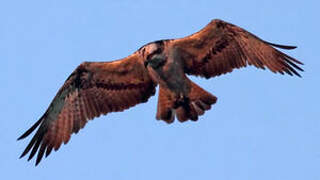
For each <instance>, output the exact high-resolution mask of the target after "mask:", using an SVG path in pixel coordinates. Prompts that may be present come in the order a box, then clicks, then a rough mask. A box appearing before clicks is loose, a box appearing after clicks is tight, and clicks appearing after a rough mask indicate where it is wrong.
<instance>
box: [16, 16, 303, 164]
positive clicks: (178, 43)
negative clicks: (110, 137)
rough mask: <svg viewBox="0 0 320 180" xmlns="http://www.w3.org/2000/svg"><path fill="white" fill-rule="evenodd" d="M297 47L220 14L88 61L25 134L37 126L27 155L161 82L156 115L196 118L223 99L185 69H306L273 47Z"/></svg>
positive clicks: (47, 149) (203, 72) (55, 144)
mask: <svg viewBox="0 0 320 180" xmlns="http://www.w3.org/2000/svg"><path fill="white" fill-rule="evenodd" d="M273 47H277V48H282V49H294V48H295V47H293V46H284V45H278V44H273V43H269V42H266V41H264V40H261V39H260V38H258V37H257V36H255V35H253V34H251V33H249V32H248V31H246V30H244V29H242V28H240V27H238V26H235V25H232V24H230V23H227V22H224V21H222V20H213V21H211V22H210V23H209V24H208V25H207V26H206V27H205V28H203V29H202V30H200V31H199V32H197V33H195V34H193V35H191V36H187V37H185V38H181V39H171V40H161V41H155V42H152V43H149V44H147V45H145V46H143V47H141V48H140V49H139V50H138V51H136V52H135V53H133V54H132V55H130V56H128V57H126V58H123V59H120V60H117V61H112V62H84V63H82V64H80V65H79V66H78V67H77V68H76V69H75V70H74V71H73V72H72V73H71V75H70V76H69V77H68V78H67V80H66V81H65V83H64V85H63V86H62V87H61V88H60V90H59V91H58V93H57V95H56V96H55V98H54V99H53V101H52V102H51V104H50V105H49V108H48V109H47V111H46V112H45V113H44V115H43V116H42V117H41V118H40V119H39V120H38V121H37V122H36V123H35V124H34V125H33V126H32V127H31V128H30V129H29V130H28V131H26V132H25V133H24V134H23V135H22V136H21V137H19V138H18V140H20V139H23V138H25V137H27V136H28V135H29V134H31V133H32V132H33V131H34V130H35V129H36V128H38V129H37V131H36V133H35V135H34V136H33V138H32V139H31V141H30V143H29V144H28V146H27V147H26V149H25V150H24V152H23V153H22V155H21V157H23V156H25V155H26V154H27V153H28V152H30V151H31V153H30V155H29V158H28V160H30V159H31V158H32V157H33V156H34V155H35V154H36V153H37V159H36V164H38V163H39V162H40V161H41V159H42V157H43V155H45V156H48V155H49V154H50V153H51V151H52V150H53V149H54V150H58V149H59V147H60V146H61V144H62V143H65V144H66V143H67V142H68V141H69V139H70V136H71V135H72V133H77V132H78V131H79V130H80V129H81V128H83V127H84V126H85V124H86V123H87V121H88V120H90V119H93V118H95V117H98V116H100V115H101V114H107V113H109V112H118V111H123V110H125V109H128V108H130V107H132V106H135V105H136V104H139V103H143V102H146V101H147V100H148V98H149V97H150V96H152V95H154V94H155V88H156V86H157V85H158V84H159V86H160V88H159V98H158V107H157V114H156V118H157V119H158V120H164V121H165V122H167V123H172V122H173V121H174V119H175V117H177V119H178V120H179V121H180V122H184V121H187V120H193V121H196V120H197V119H198V116H200V115H202V114H204V113H205V111H206V110H209V109H210V108H211V105H212V104H214V103H216V101H217V98H216V97H215V96H214V95H212V94H210V93H209V92H207V91H205V90H204V89H202V88H201V87H199V86H198V85H196V84H195V83H194V82H192V81H191V80H190V79H189V78H188V77H187V76H186V74H190V75H196V76H202V77H205V78H210V77H214V76H219V75H221V74H225V73H228V72H231V71H232V70H233V69H234V68H241V67H245V66H247V65H254V66H256V67H257V68H261V69H265V68H266V67H267V68H268V69H270V70H271V71H272V72H274V73H281V74H284V73H286V74H289V75H297V76H300V75H299V73H298V72H297V70H300V71H303V70H302V69H301V68H300V67H299V66H298V65H297V64H302V63H301V62H299V61H298V60H296V59H294V58H292V57H290V56H288V55H286V54H284V53H282V52H280V51H279V50H277V49H275V48H273Z"/></svg>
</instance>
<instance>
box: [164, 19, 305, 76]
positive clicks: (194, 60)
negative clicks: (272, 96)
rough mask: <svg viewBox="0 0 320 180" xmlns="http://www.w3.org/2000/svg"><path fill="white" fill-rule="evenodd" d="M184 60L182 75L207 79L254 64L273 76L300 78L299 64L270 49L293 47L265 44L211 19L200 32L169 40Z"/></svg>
mask: <svg viewBox="0 0 320 180" xmlns="http://www.w3.org/2000/svg"><path fill="white" fill-rule="evenodd" d="M169 45H170V46H172V47H175V48H176V49H178V50H179V51H180V52H181V53H180V55H181V57H182V58H183V59H184V64H185V72H186V73H188V74H191V75H199V76H203V77H206V78H210V77H214V76H219V75H221V74H225V73H228V72H231V71H232V70H233V69H234V68H241V67H245V66H247V64H249V65H254V66H256V67H257V68H262V69H265V67H267V68H268V69H270V70H271V71H272V72H274V73H281V74H284V73H287V74H289V75H293V74H295V75H297V76H300V75H299V73H298V72H297V70H300V71H303V70H302V69H301V68H300V67H299V66H298V65H297V64H302V63H301V62H300V61H298V60H296V59H294V58H292V57H290V56H288V55H286V54H284V53H282V52H280V51H279V50H277V49H275V48H273V47H272V46H274V47H277V48H282V49H294V48H295V47H294V46H285V45H278V44H273V43H269V42H266V41H264V40H262V39H260V38H258V37H257V36H255V35H253V34H251V33H250V32H248V31H246V30H244V29H242V28H240V27H238V26H235V25H233V24H230V23H227V22H224V21H222V20H213V21H211V22H210V23H209V24H208V25H207V26H206V27H204V28H203V29H202V30H200V31H199V32H197V33H195V34H193V35H191V36H187V37H185V38H180V39H175V40H171V41H169Z"/></svg>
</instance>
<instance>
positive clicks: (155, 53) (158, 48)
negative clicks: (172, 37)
mask: <svg viewBox="0 0 320 180" xmlns="http://www.w3.org/2000/svg"><path fill="white" fill-rule="evenodd" d="M163 49H164V44H163V42H162V41H156V42H153V43H150V44H147V45H145V46H143V47H142V48H141V51H140V52H141V54H142V56H143V60H144V65H145V67H147V66H151V67H152V68H153V69H157V68H158V67H159V66H161V65H163V64H164V62H165V61H166V56H165V55H164V53H163Z"/></svg>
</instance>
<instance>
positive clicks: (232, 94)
mask: <svg viewBox="0 0 320 180" xmlns="http://www.w3.org/2000/svg"><path fill="white" fill-rule="evenodd" d="M319 5H320V4H319V2H317V1H315V0H314V1H312V0H311V1H308V3H307V2H305V1H288V0H284V1H271V0H260V1H247V0H243V1H232V2H231V1H229V2H228V1H212V0H210V1H209V0H199V1H174V2H172V1H170V0H162V1H146V0H136V1H121V0H119V1H114V2H108V1H102V0H97V1H81V2H80V1H75V0H73V1H71V0H70V1H35V0H29V1H4V2H1V6H0V27H1V28H0V40H1V41H0V42H1V43H0V52H1V53H0V59H1V60H0V67H1V72H0V73H1V74H0V82H1V87H2V88H1V95H0V96H1V99H2V100H1V101H0V108H1V111H2V118H1V120H0V138H1V142H0V147H1V148H0V157H1V161H0V169H1V179H22V178H23V179H34V180H36V179H41V180H44V179H59V180H64V179H71V178H72V179H89V178H95V179H114V180H118V179H119V180H122V179H124V180H125V179H153V180H157V179H161V180H163V179H185V180H189V179H190V180H193V179H219V180H220V179H223V180H224V179H225V180H257V179H259V180H270V179H273V180H280V179H281V180H283V179H290V180H296V179H297V180H298V179H308V180H319V179H320V171H319V166H320V140H319V139H320V121H319V120H320V118H319V116H320V112H319V101H320V96H319V92H320V86H319V68H318V67H319V66H320V63H319V62H320V61H319V55H318V52H319V47H318V46H319V43H318V42H319V28H320V24H319V22H318V17H319V12H318V7H319ZM214 18H219V19H223V20H226V21H229V22H232V23H233V24H236V25H239V26H241V27H243V28H245V29H247V30H249V31H250V32H252V33H254V34H256V35H258V36H259V37H261V38H263V39H265V40H267V41H271V42H274V43H279V44H288V45H297V46H298V48H297V49H295V50H292V51H285V52H286V53H288V54H289V55H291V56H293V57H295V58H297V59H299V60H301V61H303V62H304V63H305V65H304V66H303V68H304V69H305V72H304V73H302V76H303V78H298V77H290V76H282V75H279V74H272V73H271V72H270V71H262V70H257V69H255V68H253V67H249V68H246V69H241V70H236V71H234V72H233V73H231V74H228V75H224V76H220V77H218V78H214V79H210V80H204V79H200V78H192V79H193V80H194V81H195V82H197V83H198V84H199V85H201V86H202V87H204V88H205V89H206V90H208V91H209V92H211V93H212V94H214V95H216V96H217V97H218V103H217V104H216V105H215V106H213V108H212V110H210V111H208V112H207V113H206V114H205V115H204V116H202V117H201V118H200V120H199V121H198V122H187V123H183V124H181V123H178V122H176V123H173V124H171V125H168V124H166V123H164V122H159V121H156V120H155V113H156V103H157V96H154V97H152V98H151V99H150V100H149V102H148V103H145V104H141V105H138V106H136V107H134V108H132V109H130V110H127V111H125V112H122V113H111V114H108V115H107V116H103V117H100V118H96V119H94V120H93V121H91V122H89V123H88V124H87V126H86V127H85V128H84V129H83V130H81V131H80V132H79V133H78V134H77V135H73V136H72V138H71V140H70V142H69V143H68V144H67V145H64V146H62V147H61V148H60V149H59V151H58V152H53V153H52V154H51V155H50V156H49V157H48V158H46V159H43V160H42V162H41V163H40V165H39V166H38V167H35V166H34V163H35V162H34V160H32V161H31V162H27V161H26V158H23V159H18V157H19V156H20V153H21V152H22V151H23V149H24V148H25V146H26V145H27V143H28V142H29V140H30V138H29V139H26V140H23V141H19V142H17V141H16V139H17V137H18V136H19V135H21V134H22V133H23V132H24V131H25V130H26V129H27V128H29V127H30V126H31V125H32V124H33V123H34V122H35V121H36V120H37V119H38V118H39V117H40V116H41V115H42V114H43V113H44V111H45V110H46V108H47V106H48V104H49V103H50V102H51V100H52V98H53V97H54V95H55V94H56V92H57V90H58V89H59V88H60V86H61V85H62V84H63V82H64V80H65V79H66V78H67V77H68V75H69V74H70V73H71V72H72V71H73V69H74V68H76V67H77V65H79V64H80V63H81V62H83V61H110V60H114V59H119V58H122V57H125V56H127V55H129V54H131V53H132V52H134V51H135V50H136V49H138V48H139V47H141V46H142V45H144V44H146V43H148V42H150V41H154V40H158V39H167V38H178V37H183V36H187V35H189V34H192V33H194V32H196V31H198V30H200V29H201V28H202V27H204V26H205V25H206V24H207V23H208V22H209V21H210V20H211V19H214Z"/></svg>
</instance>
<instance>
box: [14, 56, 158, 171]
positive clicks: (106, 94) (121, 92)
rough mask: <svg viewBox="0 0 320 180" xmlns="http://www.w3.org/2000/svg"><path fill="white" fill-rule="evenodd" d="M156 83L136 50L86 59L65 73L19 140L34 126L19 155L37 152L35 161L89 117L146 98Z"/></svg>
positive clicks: (122, 108) (84, 122)
mask: <svg viewBox="0 0 320 180" xmlns="http://www.w3.org/2000/svg"><path fill="white" fill-rule="evenodd" d="M155 86H156V84H155V83H154V82H153V81H152V80H151V78H150V77H149V75H148V73H147V71H146V70H145V68H144V65H143V62H142V59H140V58H139V55H138V54H137V53H135V54H133V55H131V56H129V57H127V58H124V59H122V60H117V61H113V62H85V63H82V64H81V65H79V66H78V67H77V68H76V70H75V71H73V72H72V74H71V75H70V76H69V77H68V79H67V80H66V81H65V83H64V85H63V86H62V87H61V88H60V90H59V91H58V93H57V95H56V96H55V98H54V99H53V101H52V102H51V104H50V106H49V108H48V109H47V111H46V112H45V113H44V115H43V116H42V117H41V118H40V119H39V120H38V122H36V123H35V124H34V125H33V126H32V127H31V128H30V129H29V130H28V131H26V132H25V133H24V134H23V135H22V136H21V137H19V138H18V140H20V139H23V138H25V137H27V136H28V135H29V134H30V133H31V132H33V131H34V130H35V129H36V128H37V127H39V128H38V130H37V131H36V133H35V135H34V136H33V138H32V139H31V141H30V143H29V145H28V146H27V147H26V149H25V150H24V152H23V153H22V155H21V157H23V156H25V155H26V154H27V153H28V152H29V151H30V150H31V153H30V156H29V159H28V160H30V159H31V158H32V157H33V156H34V155H35V154H36V153H37V152H38V155H37V160H36V165H37V164H38V163H39V162H40V161H41V159H42V157H43V155H44V153H45V155H46V156H48V155H49V154H50V153H51V151H52V149H55V150H58V149H59V147H60V145H61V144H62V143H65V144H66V143H67V142H68V141H69V139H70V136H71V134H72V133H77V132H78V131H79V130H80V129H81V128H83V127H84V126H85V124H86V123H87V121H88V120H90V119H93V118H94V117H98V116H100V115H101V114H107V113H109V112H117V111H123V110H124V109H128V108H129V107H132V106H134V105H136V104H138V103H142V102H146V101H147V100H148V98H149V97H150V96H152V95H154V93H155Z"/></svg>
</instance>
